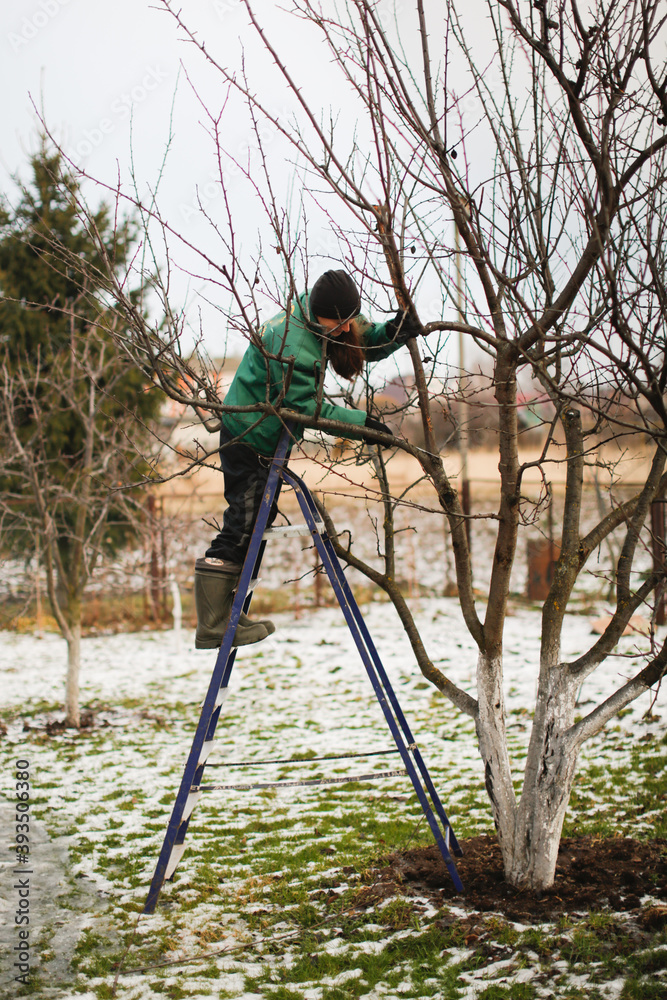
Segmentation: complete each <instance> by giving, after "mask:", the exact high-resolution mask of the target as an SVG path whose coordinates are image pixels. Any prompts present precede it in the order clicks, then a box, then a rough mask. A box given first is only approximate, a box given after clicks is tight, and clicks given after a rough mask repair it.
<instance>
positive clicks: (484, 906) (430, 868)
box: [367, 836, 667, 929]
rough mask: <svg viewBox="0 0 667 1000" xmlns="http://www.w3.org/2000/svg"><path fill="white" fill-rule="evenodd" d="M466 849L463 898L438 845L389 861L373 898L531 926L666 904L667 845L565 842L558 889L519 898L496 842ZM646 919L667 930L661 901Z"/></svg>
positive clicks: (461, 862) (467, 844)
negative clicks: (645, 900) (647, 900)
mask: <svg viewBox="0 0 667 1000" xmlns="http://www.w3.org/2000/svg"><path fill="white" fill-rule="evenodd" d="M460 844H461V848H462V850H463V857H461V858H455V862H456V868H457V871H458V872H459V875H460V876H461V881H462V882H463V887H464V892H463V895H462V896H461V895H458V894H457V893H456V891H455V889H454V886H453V884H452V880H451V878H450V875H449V872H448V871H447V867H446V866H445V863H444V861H443V860H442V857H441V855H440V852H439V850H438V848H437V847H436V846H435V844H434V845H433V846H430V847H424V848H415V849H414V850H408V851H404V852H400V853H395V854H391V855H389V857H387V858H385V859H383V860H384V861H386V862H388V864H387V866H386V867H383V868H381V869H379V870H378V871H377V872H376V875H377V881H376V883H375V886H374V887H372V888H370V892H371V893H372V892H373V889H375V894H377V893H378V891H379V892H380V893H381V892H382V887H384V888H385V889H387V890H388V889H389V887H390V886H391V887H392V888H393V890H394V891H398V892H400V893H402V894H403V895H408V896H428V897H430V898H431V899H432V900H433V902H437V903H438V905H442V904H443V903H446V902H451V903H454V904H456V903H458V904H459V905H463V906H465V907H467V908H468V907H469V908H471V909H474V910H478V911H487V912H488V911H493V912H496V913H504V914H505V915H506V916H507V917H509V918H510V919H511V920H516V921H520V922H525V923H533V922H540V921H550V920H553V919H555V918H557V917H558V916H559V915H560V914H561V913H585V912H588V911H590V910H601V909H604V908H609V909H612V910H614V911H617V912H618V911H629V910H638V909H639V908H640V906H641V901H642V897H644V896H651V897H652V898H653V899H655V900H658V901H662V900H665V901H667V841H665V840H655V841H651V842H649V843H642V842H640V841H637V840H631V839H629V838H625V839H622V838H620V837H619V838H613V839H604V840H602V839H596V838H594V837H564V838H563V839H562V841H561V844H560V850H559V852H558V863H557V866H556V878H555V881H554V885H553V887H552V888H550V889H547V890H546V891H544V892H542V893H540V894H535V893H531V892H520V891H518V890H517V889H514V888H513V887H512V886H510V885H508V884H507V883H506V882H505V877H504V873H503V865H502V859H501V856H500V848H499V846H498V843H497V841H496V840H495V839H494V838H493V837H489V836H482V837H469V838H467V839H465V840H461V842H460ZM367 891H368V890H367ZM387 894H388V893H387ZM642 921H643V922H644V923H646V924H647V929H648V928H649V927H650V928H651V929H657V928H658V927H662V926H665V925H667V906H663V905H661V902H660V903H658V904H656V905H653V906H651V907H649V908H647V909H645V910H644V911H643V913H642Z"/></svg>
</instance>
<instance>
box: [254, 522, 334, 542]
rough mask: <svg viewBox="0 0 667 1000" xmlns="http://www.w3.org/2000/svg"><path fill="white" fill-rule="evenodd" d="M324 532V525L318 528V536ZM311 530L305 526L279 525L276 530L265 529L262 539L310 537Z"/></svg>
mask: <svg viewBox="0 0 667 1000" xmlns="http://www.w3.org/2000/svg"><path fill="white" fill-rule="evenodd" d="M323 531H324V525H323V524H322V526H321V528H320V534H321V533H322V532H323ZM310 534H311V530H310V528H309V527H308V525H307V524H281V525H280V527H278V528H267V529H266V531H265V532H264V535H263V537H264V538H266V539H269V538H295V537H296V536H298V535H310Z"/></svg>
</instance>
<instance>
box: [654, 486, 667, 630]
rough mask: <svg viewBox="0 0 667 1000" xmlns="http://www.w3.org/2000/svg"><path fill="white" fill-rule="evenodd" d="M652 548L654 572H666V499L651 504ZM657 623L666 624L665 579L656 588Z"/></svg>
mask: <svg viewBox="0 0 667 1000" xmlns="http://www.w3.org/2000/svg"><path fill="white" fill-rule="evenodd" d="M651 548H652V550H653V572H654V573H663V574H664V572H665V566H666V563H667V560H666V559H665V501H664V500H654V501H653V503H652V504H651ZM655 623H656V625H664V624H665V581H664V579H663V581H662V582H661V583H659V584H658V586H657V587H656V590H655Z"/></svg>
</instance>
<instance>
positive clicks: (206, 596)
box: [195, 559, 269, 649]
mask: <svg viewBox="0 0 667 1000" xmlns="http://www.w3.org/2000/svg"><path fill="white" fill-rule="evenodd" d="M230 569H231V567H230V568H227V567H226V566H225V565H224V564H222V563H221V562H220V563H219V564H218V565H215V564H214V563H211V562H209V561H208V560H206V559H198V560H197V562H196V563H195V607H196V609H197V632H196V635H195V649H217V647H218V646H219V645H220V644H221V642H222V637H223V635H224V634H225V630H226V628H227V622H228V621H229V615H230V613H231V610H232V603H233V601H234V590H235V589H236V585H237V583H238V580H239V574H238V567H234V568H233V569H231V571H230ZM268 635H269V631H268V629H267V628H265V626H264V625H262V624H260V623H259V622H252V621H251V620H250V619H249V618H247V616H246V617H245V623H241V621H239V624H238V625H237V627H236V632H235V634H234V640H233V642H232V645H233V646H248V645H250V644H251V643H253V642H261V640H262V639H266V637H267V636H268Z"/></svg>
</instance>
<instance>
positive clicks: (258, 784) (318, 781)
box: [192, 768, 408, 792]
mask: <svg viewBox="0 0 667 1000" xmlns="http://www.w3.org/2000/svg"><path fill="white" fill-rule="evenodd" d="M407 773H408V772H407V771H406V770H405V768H401V769H400V770H398V771H371V773H370V774H346V775H343V776H342V777H340V778H305V779H302V780H301V781H285V780H279V781H255V782H252V784H251V783H248V782H243V783H241V784H236V785H193V786H192V787H193V788H194V789H195V790H196V791H198V792H227V791H233V790H234V791H242V792H244V791H249V790H250V789H252V788H297V787H298V786H303V785H346V784H347V783H348V782H349V781H377V779H378V778H397V777H399V776H402V775H404V774H407Z"/></svg>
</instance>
